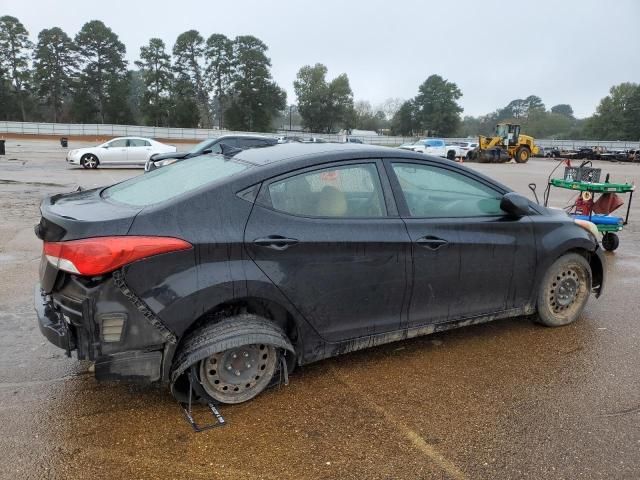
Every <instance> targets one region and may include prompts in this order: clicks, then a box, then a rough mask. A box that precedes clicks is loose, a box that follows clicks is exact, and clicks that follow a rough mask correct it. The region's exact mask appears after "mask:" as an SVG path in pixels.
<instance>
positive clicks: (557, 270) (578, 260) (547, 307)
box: [538, 253, 592, 327]
mask: <svg viewBox="0 0 640 480" xmlns="http://www.w3.org/2000/svg"><path fill="white" fill-rule="evenodd" d="M591 281H592V275H591V267H590V266H589V263H588V262H587V260H586V259H585V258H584V257H583V256H581V255H579V254H577V253H568V254H566V255H563V256H562V257H560V258H558V259H557V260H556V261H555V262H553V264H552V265H551V267H549V270H547V272H546V273H545V275H544V278H543V279H542V283H541V285H540V290H539V291H538V322H539V323H541V324H543V325H546V326H548V327H560V326H563V325H568V324H570V323H572V322H574V321H575V320H577V319H578V317H579V316H580V314H581V313H582V310H583V309H584V306H585V305H586V303H587V300H588V299H589V294H590V293H591Z"/></svg>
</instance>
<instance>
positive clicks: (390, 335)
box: [35, 143, 605, 403]
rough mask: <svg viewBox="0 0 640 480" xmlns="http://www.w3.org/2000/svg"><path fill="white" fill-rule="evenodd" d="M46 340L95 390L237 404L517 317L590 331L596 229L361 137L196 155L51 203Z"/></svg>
mask: <svg viewBox="0 0 640 480" xmlns="http://www.w3.org/2000/svg"><path fill="white" fill-rule="evenodd" d="M41 212H42V218H41V221H40V223H39V224H38V225H37V226H36V234H37V235H38V237H39V238H41V239H42V240H43V243H44V248H43V255H42V261H41V268H40V283H39V284H38V285H37V287H36V289H35V303H36V310H37V313H38V319H39V324H40V329H41V331H42V333H43V334H44V335H45V336H46V337H47V338H48V339H49V340H50V341H51V342H53V343H54V344H56V345H58V346H59V347H61V348H64V349H66V350H67V352H69V353H71V352H72V351H76V352H77V357H78V358H79V359H89V360H93V361H95V375H96V377H97V378H98V379H131V380H137V381H145V382H163V383H165V384H167V385H170V387H171V390H172V392H173V394H174V395H175V396H176V397H177V398H178V399H185V398H186V396H187V394H189V393H190V392H191V393H192V394H193V395H195V396H196V397H199V398H200V399H201V400H204V401H209V402H222V403H239V402H243V401H246V400H249V399H251V398H253V397H254V396H256V395H257V394H258V393H260V392H261V391H262V390H263V389H265V388H266V387H267V386H268V385H270V384H272V383H273V381H274V379H275V378H281V377H285V378H286V374H287V372H288V371H291V369H293V367H294V366H296V365H304V364H307V363H309V362H313V361H317V360H321V359H324V358H327V357H331V356H334V355H338V354H342V353H347V352H351V351H354V350H358V349H362V348H366V347H370V346H374V345H379V344H383V343H387V342H393V341H397V340H402V339H406V338H409V337H415V336H418V335H425V334H429V333H432V332H436V331H442V330H447V329H451V328H455V327H459V326H463V325H471V324H477V323H482V322H487V321H490V320H495V319H499V318H505V317H515V316H521V315H534V316H535V319H536V320H537V321H538V322H540V323H542V324H544V325H547V326H561V325H566V324H569V323H571V322H573V321H574V320H576V319H578V318H579V317H580V315H581V313H582V310H583V308H584V306H585V304H586V302H587V300H588V298H589V296H590V294H591V293H594V294H595V295H596V296H599V295H600V294H601V293H602V290H603V285H604V270H605V269H604V265H603V262H604V260H603V256H602V252H601V249H600V248H599V246H598V242H597V240H596V238H595V236H594V229H593V225H592V224H589V223H588V222H582V223H576V222H574V221H573V220H572V219H571V218H570V217H569V216H568V215H567V214H566V213H564V212H563V211H558V210H551V209H547V208H545V207H543V206H541V205H538V204H536V203H533V202H530V201H529V200H527V199H526V198H525V197H522V196H520V195H519V194H517V193H514V192H512V191H510V190H509V188H507V187H505V186H504V185H501V184H499V183H497V182H495V181H494V180H492V179H490V178H488V177H486V176H484V175H481V174H479V173H477V172H474V171H472V170H470V169H468V168H466V167H464V166H462V165H457V164H453V163H451V162H448V161H446V160H443V159H439V158H435V157H430V156H425V155H423V154H417V153H414V152H409V151H404V150H397V149H391V148H384V147H372V146H362V145H355V144H301V143H290V144H284V145H277V146H273V147H269V148H260V149H251V150H245V151H242V152H240V153H239V154H237V155H235V156H234V157H232V158H227V157H224V156H222V155H202V156H198V157H194V158H191V159H188V160H184V161H182V162H178V163H175V164H173V165H170V166H168V167H166V168H161V169H158V170H156V171H154V172H151V173H148V174H146V175H141V176H138V177H135V178H132V179H129V180H126V181H124V182H121V183H118V184H115V185H113V186H110V187H107V188H98V189H94V190H87V191H82V192H75V193H68V194H61V195H55V196H53V197H50V198H48V199H46V200H45V201H44V202H43V203H42V205H41Z"/></svg>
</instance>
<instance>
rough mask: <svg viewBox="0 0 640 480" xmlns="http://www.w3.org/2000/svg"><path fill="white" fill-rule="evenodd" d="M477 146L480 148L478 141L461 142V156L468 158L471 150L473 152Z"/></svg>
mask: <svg viewBox="0 0 640 480" xmlns="http://www.w3.org/2000/svg"><path fill="white" fill-rule="evenodd" d="M476 148H478V142H460V153H461V155H460V156H461V158H467V155H469V152H473V151H474V150H475V149H476Z"/></svg>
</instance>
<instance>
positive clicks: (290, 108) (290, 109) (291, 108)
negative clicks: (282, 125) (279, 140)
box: [289, 105, 293, 131]
mask: <svg viewBox="0 0 640 480" xmlns="http://www.w3.org/2000/svg"><path fill="white" fill-rule="evenodd" d="M292 110H293V105H289V131H291V111H292Z"/></svg>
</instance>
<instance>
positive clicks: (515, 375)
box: [0, 139, 640, 479]
mask: <svg viewBox="0 0 640 480" xmlns="http://www.w3.org/2000/svg"><path fill="white" fill-rule="evenodd" d="M90 144H95V142H74V141H73V139H72V141H71V145H70V147H71V148H77V147H80V146H85V145H90ZM184 148H189V145H186V144H184V145H180V146H179V149H184ZM65 152H66V150H64V149H62V148H61V147H60V145H59V144H58V143H57V141H55V140H24V139H10V140H8V141H7V155H6V156H4V157H0V219H1V221H0V266H1V269H0V271H1V275H0V330H1V332H2V336H1V337H0V425H1V427H0V432H1V434H0V450H1V451H2V452H3V457H4V458H3V466H2V468H1V469H0V478H1V479H5V478H6V479H9V478H10V479H16V478H20V479H22V478H33V479H40V478H77V479H84V478H92V479H97V478H190V479H198V478H207V479H211V478H215V479H218V478H219V479H226V478H264V479H271V478H273V479H283V478H291V479H301V478H322V479H362V478H372V479H373V478H375V479H378V478H379V479H396V478H407V479H422V478H424V479H427V478H448V479H465V478H467V479H502V478H505V479H506V478H531V479H540V478H545V479H556V478H557V479H577V478H585V479H598V478H627V479H634V478H639V477H640V375H639V371H640V315H639V314H638V310H639V308H640V300H639V298H640V297H639V295H638V288H639V287H640V281H639V278H640V201H639V200H640V199H639V200H637V202H638V203H636V205H635V206H634V208H632V211H631V222H630V224H629V225H628V226H627V228H626V229H625V230H624V231H623V232H621V234H620V248H619V249H618V250H617V251H616V252H615V253H608V254H607V255H606V256H607V260H608V264H607V270H608V282H607V284H606V290H605V294H604V296H603V297H601V298H600V299H595V298H593V297H592V298H591V299H590V300H589V303H588V304H587V308H586V310H585V313H584V316H583V318H582V319H581V320H580V321H578V322H576V323H574V324H572V325H569V326H567V327H564V328H559V329H549V328H544V327H541V326H538V325H536V324H534V323H532V322H531V320H530V319H527V318H520V319H515V320H503V321H497V322H493V323H489V324H484V325H478V326H473V327H466V328H463V329H458V330H453V331H450V332H445V333H439V334H434V335H431V336H426V337H421V338H417V339H413V340H409V341H405V342H400V343H392V344H389V345H386V346H382V347H377V348H373V349H369V350H365V351H361V352H357V353H352V354H348V355H345V356H342V357H338V358H334V359H330V360H327V361H322V362H319V363H315V364H312V365H309V366H306V367H303V368H299V369H297V370H296V371H295V372H294V374H293V375H292V377H291V383H290V385H289V386H288V387H280V388H277V389H272V390H270V391H267V392H266V393H265V394H263V395H260V396H259V397H257V398H256V399H255V400H253V401H251V402H249V403H247V404H241V405H237V406H232V407H222V408H221V411H222V413H223V415H224V416H225V418H226V420H227V421H228V425H227V426H226V427H224V428H221V429H214V430H211V431H207V432H203V433H197V434H196V433H193V432H192V431H191V429H190V427H189V425H188V424H187V423H186V421H185V419H184V417H183V416H182V413H181V411H180V409H179V407H178V405H177V404H176V402H175V401H174V400H173V398H172V397H171V395H170V394H169V392H168V390H167V389H164V388H142V387H138V386H132V385H126V384H108V383H104V384H98V383H96V382H95V380H94V379H93V377H92V374H91V373H89V372H88V368H89V364H87V363H80V362H78V361H77V360H74V359H68V358H66V357H65V355H64V352H63V351H62V350H59V349H56V348H55V347H53V346H52V345H50V344H49V343H48V342H47V341H46V340H45V339H44V337H42V335H41V334H40V332H39V330H38V327H37V325H36V320H35V314H34V312H33V306H32V302H33V286H34V283H35V282H36V281H37V270H38V264H39V259H40V250H41V242H40V241H39V240H38V239H37V238H36V237H35V235H34V233H33V226H34V225H35V224H36V223H37V222H38V220H39V212H38V205H39V202H40V201H41V199H42V198H43V197H44V196H46V195H50V194H54V193H59V192H66V191H71V190H73V189H75V188H76V187H77V186H78V185H81V186H82V187H83V188H91V187H95V186H100V185H106V184H110V183H114V182H117V181H119V180H122V179H125V178H128V177H131V176H133V175H139V174H141V173H142V171H141V170H140V169H132V168H131V169H129V168H113V167H110V168H99V169H97V170H84V169H82V168H75V167H69V166H67V164H66V163H65V161H64V156H65ZM556 163H557V162H556V161H554V160H552V159H531V160H530V161H529V162H528V163H526V164H515V163H509V164H468V165H469V166H470V167H471V168H474V169H478V170H480V171H482V172H484V173H486V174H488V175H490V176H492V177H494V178H497V179H498V180H500V181H502V182H503V183H505V184H507V185H509V186H510V187H512V188H514V189H515V190H516V191H519V192H520V193H523V194H525V195H527V196H529V197H531V193H530V191H529V189H528V188H527V184H529V183H530V182H535V183H537V185H538V195H539V196H540V198H542V191H543V189H544V186H545V184H546V179H547V176H548V175H549V173H550V171H551V169H552V168H553V167H554V166H555V165H556ZM594 166H596V167H599V168H602V170H603V176H604V174H605V173H607V172H608V173H610V174H611V180H612V181H618V182H624V181H635V183H636V184H638V183H639V182H640V164H628V163H607V162H594ZM558 171H559V172H561V171H562V167H560V168H559V169H558ZM569 198H570V192H562V191H554V192H552V197H551V199H552V204H553V205H554V206H564V205H565V204H566V203H567V202H568V199H569ZM625 208H626V205H625ZM634 220H635V221H636V223H634ZM461 301H464V299H461ZM198 412H199V413H200V414H202V413H204V410H198Z"/></svg>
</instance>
